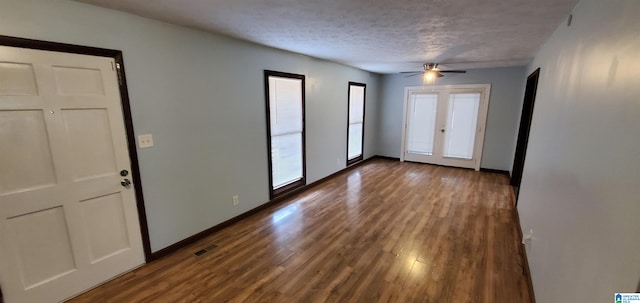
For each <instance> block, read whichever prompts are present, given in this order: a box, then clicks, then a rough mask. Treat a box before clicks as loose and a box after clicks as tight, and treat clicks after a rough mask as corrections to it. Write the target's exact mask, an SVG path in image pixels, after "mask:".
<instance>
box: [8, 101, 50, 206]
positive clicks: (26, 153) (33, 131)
mask: <svg viewBox="0 0 640 303" xmlns="http://www.w3.org/2000/svg"><path fill="white" fill-rule="evenodd" d="M16 129H19V130H21V131H20V132H15V131H13V130H16ZM0 142H3V143H4V142H12V144H0V172H3V173H2V174H0V194H7V193H12V192H18V191H23V190H28V189H35V188H39V187H44V186H50V185H53V184H55V183H56V176H55V173H54V168H53V159H52V158H51V150H50V148H49V139H48V137H47V130H46V127H45V122H44V117H43V113H42V110H9V111H0ZM25 167H28V168H29V169H23V168H25ZM4 172H12V173H4Z"/></svg>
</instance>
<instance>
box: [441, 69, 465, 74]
mask: <svg viewBox="0 0 640 303" xmlns="http://www.w3.org/2000/svg"><path fill="white" fill-rule="evenodd" d="M440 72H441V73H457V74H464V73H466V72H467V71H466V70H441V71H440Z"/></svg>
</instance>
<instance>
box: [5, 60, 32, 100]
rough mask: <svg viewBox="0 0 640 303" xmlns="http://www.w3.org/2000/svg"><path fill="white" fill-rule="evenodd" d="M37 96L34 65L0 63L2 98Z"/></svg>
mask: <svg viewBox="0 0 640 303" xmlns="http://www.w3.org/2000/svg"><path fill="white" fill-rule="evenodd" d="M37 94H38V91H37V88H36V79H35V74H34V72H33V65H31V64H28V63H16V62H0V95H1V96H35V95H37Z"/></svg>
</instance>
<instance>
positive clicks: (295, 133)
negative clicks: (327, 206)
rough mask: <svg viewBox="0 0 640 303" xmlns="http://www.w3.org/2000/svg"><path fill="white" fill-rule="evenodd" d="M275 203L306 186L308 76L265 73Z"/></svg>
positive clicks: (269, 147) (271, 175) (270, 175)
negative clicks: (277, 198) (306, 86)
mask: <svg viewBox="0 0 640 303" xmlns="http://www.w3.org/2000/svg"><path fill="white" fill-rule="evenodd" d="M264 78H265V90H266V99H267V100H266V101H267V144H268V149H269V186H270V197H271V199H273V198H275V197H277V196H279V195H281V194H283V193H286V192H288V191H291V190H293V189H295V188H298V187H300V186H303V185H305V183H306V169H305V167H306V163H305V150H304V146H305V137H304V75H296V74H288V73H281V72H274V71H265V72H264Z"/></svg>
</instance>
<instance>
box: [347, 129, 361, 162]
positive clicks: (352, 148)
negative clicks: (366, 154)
mask: <svg viewBox="0 0 640 303" xmlns="http://www.w3.org/2000/svg"><path fill="white" fill-rule="evenodd" d="M361 154H362V122H360V123H354V124H349V152H348V154H347V158H348V159H349V160H351V159H353V158H355V157H358V156H360V155H361Z"/></svg>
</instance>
